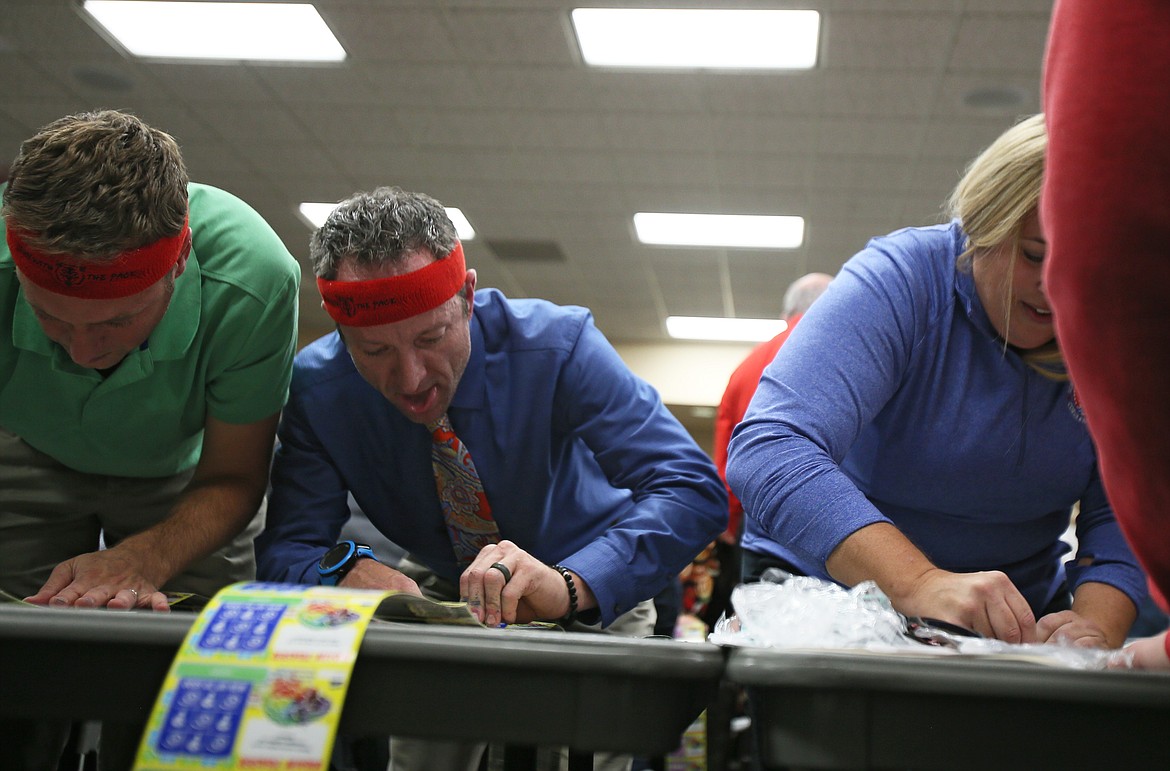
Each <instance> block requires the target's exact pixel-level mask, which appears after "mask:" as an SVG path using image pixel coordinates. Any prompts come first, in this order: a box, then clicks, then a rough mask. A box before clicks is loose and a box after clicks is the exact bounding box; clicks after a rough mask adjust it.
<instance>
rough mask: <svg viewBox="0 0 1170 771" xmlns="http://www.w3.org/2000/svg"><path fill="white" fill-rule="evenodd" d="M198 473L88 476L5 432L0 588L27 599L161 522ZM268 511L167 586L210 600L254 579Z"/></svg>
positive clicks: (0, 447) (1, 444) (0, 437)
mask: <svg viewBox="0 0 1170 771" xmlns="http://www.w3.org/2000/svg"><path fill="white" fill-rule="evenodd" d="M193 473H194V472H193V471H186V472H183V473H180V474H176V475H174V476H170V477H161V478H157V479H138V478H132V477H115V476H105V475H100V474H84V473H82V472H79V471H74V470H73V469H70V468H66V467H65V466H63V465H61V464H60V463H58V462H57V461H55V460H53V459H52V458H51V457H49V456H48V455H45V454H44V453H42V452H38V451H37V450H34V449H33V448H32V447H29V446H28V444H26V443H25V442H24V441H23V440H21V439H20V437H18V436H16V435H15V434H12V433H10V432H8V431H6V430H4V429H0V588H2V589H5V590H7V591H8V592H10V593H12V594H14V595H16V596H17V597H20V598H24V597H28V596H29V595H31V594H35V593H36V592H37V591H38V590H39V589H40V588H41V587H42V586H43V585H44V583H45V581H47V580H48V578H49V574H50V573H51V572H52V571H53V568H55V567H56V566H57V565H58V564H60V563H61V562H63V561H65V560H67V559H69V558H70V557H76V556H77V555H79V554H86V553H88V552H92V551H97V550H98V548H99V547H100V544H101V543H102V541H103V540H104V542H105V545H106V546H114V545H116V544H117V543H118V542H119V541H121V540H122V539H123V538H126V537H127V536H130V535H133V534H134V533H137V532H139V531H141V530H145V529H146V528H148V527H150V526H151V525H154V524H155V523H157V522H160V521H161V520H163V519H165V518H166V517H167V516H168V515H169V514H170V512H171V509H172V508H173V507H174V505H175V501H176V500H177V499H178V497H179V495H180V493H182V491H183V490H184V489H185V488H186V486H187V483H188V482H189V481H190V480H191V476H192V474H193ZM264 511H265V508H264V506H263V505H261V507H260V511H259V512H257V514H256V516H255V517H254V518H253V519H252V522H251V523H250V524H249V525H248V526H247V527H246V528H245V529H244V531H243V532H242V533H240V534H239V535H238V536H236V537H235V538H234V539H233V540H232V541H231V542H230V543H229V544H227V545H226V546H224V547H223V548H221V549H219V550H218V551H216V552H214V553H213V554H211V555H210V556H208V557H205V558H203V559H201V560H199V561H197V562H195V563H193V564H192V565H191V566H189V567H188V568H187V569H186V570H185V571H183V572H182V573H181V574H179V575H177V576H175V577H174V578H173V579H171V580H170V581H169V582H168V583H167V585H166V586H165V587H162V588H164V589H166V590H168V591H176V592H194V593H196V594H202V595H204V596H206V597H211V596H212V595H214V594H215V593H216V592H217V591H219V589H221V588H222V587H224V586H226V585H228V584H231V583H234V582H236V581H247V580H252V579H254V578H255V577H256V556H255V552H254V550H253V547H252V541H253V539H254V538H255V537H256V536H257V535H259V534H260V531H261V530H262V529H263V527H264Z"/></svg>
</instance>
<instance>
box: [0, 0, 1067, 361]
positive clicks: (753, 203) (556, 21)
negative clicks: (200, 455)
mask: <svg viewBox="0 0 1170 771" xmlns="http://www.w3.org/2000/svg"><path fill="white" fill-rule="evenodd" d="M592 4H600V3H592ZM672 5H681V6H683V7H688V6H689V7H699V6H702V5H704V3H702V2H699V1H698V0H686V1H685V2H680V3H672ZM737 5H740V6H742V7H766V6H773V5H775V4H774V3H771V2H767V3H765V2H763V0H748V1H747V2H744V3H739V4H737ZM780 5H782V6H789V7H796V6H799V5H804V6H808V5H811V6H813V7H818V8H820V9H822V10H824V11H825V14H826V15H825V17H824V29H823V33H822V43H823V45H824V49H823V51H822V55H821V62H820V66H819V68H818V69H817V70H814V71H812V72H806V73H788V74H777V73H769V74H763V73H744V72H739V73H720V74H716V73H710V72H662V71H657V72H656V71H624V72H623V71H616V70H595V69H589V68H586V67H584V66H583V65H582V64H581V63H580V61H579V56H578V54H577V51H576V49H575V43H574V40H573V37H572V32H571V29H570V27H569V24H568V13H569V10H570V9H571V7H572V6H571V4H568V3H563V2H551V1H550V0H440V1H433V0H411V1H406V0H376V1H375V0H320V1H319V2H318V7H319V8H320V9H321V12H322V14H323V16H324V17H325V19H326V21H327V23H329V25H330V26H331V28H333V29H334V30H335V31H336V32H337V34H338V35H339V37H340V38H341V39H342V40H343V42H344V44H345V45H346V47H347V49H348V50H349V51H350V53H351V56H352V58H351V59H350V61H348V62H346V63H345V64H344V65H341V66H327V67H323V66H315V67H300V66H288V65H282V66H273V65H246V66H238V65H213V66H208V65H194V64H178V63H173V62H167V63H160V62H138V61H134V60H130V59H127V58H125V57H124V56H123V55H122V54H121V52H119V51H117V50H115V49H113V48H111V47H110V46H109V45H108V44H107V43H106V41H105V40H104V39H103V38H102V36H101V35H100V34H98V33H97V32H95V31H94V29H93V28H92V27H91V26H90V25H89V24H87V23H86V22H85V21H84V20H83V19H81V17H80V15H79V14H78V13H77V11H76V10H75V8H74V7H73V6H72V5H71V4H70V3H69V2H66V0H10V2H8V3H6V9H5V14H4V15H3V18H0V38H2V39H3V40H4V41H5V43H7V45H8V50H0V66H3V67H4V70H5V73H6V77H5V78H4V79H3V81H0V148H4V149H3V150H2V151H3V152H6V153H7V154H8V155H9V156H10V155H11V154H13V153H14V152H15V149H16V147H17V146H18V144H19V142H20V141H21V140H22V139H24V138H25V137H26V136H27V135H28V134H29V133H31V131H32V130H34V129H35V128H36V127H38V126H40V125H42V124H43V123H45V122H47V121H49V120H51V119H53V118H56V117H59V116H60V115H63V114H66V113H68V112H73V111H76V110H80V109H90V108H93V107H98V106H110V105H116V106H120V107H125V108H128V109H131V110H133V111H135V112H138V113H139V114H141V115H143V117H145V118H147V119H148V120H150V121H152V122H155V123H157V124H158V125H159V126H160V127H162V128H165V129H167V130H170V131H171V132H172V133H175V134H176V135H177V136H178V137H179V138H180V140H181V141H182V142H183V144H184V146H185V148H186V149H187V151H188V162H189V165H190V167H191V171H192V174H193V176H194V177H195V178H197V179H200V180H201V181H209V182H212V183H218V184H222V185H224V186H225V187H228V188H229V189H232V190H233V191H234V192H237V193H238V194H241V195H242V196H244V197H245V198H247V199H248V200H249V201H250V202H251V203H252V204H253V205H254V206H256V208H257V209H258V210H259V211H260V212H261V213H262V214H263V215H265V216H266V217H268V218H269V219H270V220H272V221H273V224H274V225H277V226H278V229H279V232H280V235H281V237H282V238H283V239H284V240H285V241H286V243H287V244H288V246H289V248H290V250H292V251H293V252H294V254H296V255H297V256H298V258H300V259H302V260H304V259H305V258H306V257H307V246H306V244H307V239H308V228H307V227H306V226H305V225H304V224H303V222H301V221H300V220H299V219H298V218H297V217H296V216H295V214H294V213H293V209H294V207H295V205H296V203H298V202H299V201H300V200H305V199H308V198H317V199H320V200H335V199H337V198H339V197H341V196H344V195H348V194H349V193H350V192H352V191H353V190H355V189H366V188H370V187H373V186H375V185H377V184H402V185H404V186H407V187H412V188H414V189H419V190H423V191H425V192H429V193H431V194H433V195H436V196H437V197H439V198H440V199H442V200H444V201H445V202H446V203H449V204H452V205H458V206H461V207H462V208H464V209H465V211H466V213H467V215H468V216H469V217H470V218H471V220H472V222H473V223H474V224H475V225H476V227H477V228H479V229H480V230H481V232H482V233H484V235H485V236H488V237H493V238H504V239H547V240H553V241H556V242H557V243H558V244H559V245H560V246H561V248H562V250H563V251H564V252H565V254H566V264H565V265H563V266H562V267H561V268H559V269H558V268H556V267H555V266H547V265H546V266H539V267H534V266H524V265H518V264H516V263H504V262H502V261H499V260H497V259H496V258H495V256H494V255H492V254H491V253H490V250H488V249H487V247H486V246H484V245H483V244H482V243H481V244H479V245H474V242H473V244H472V245H470V246H469V258H470V256H471V255H476V254H477V255H478V256H477V257H476V259H478V260H479V263H480V265H481V270H482V273H483V274H484V278H485V279H487V278H491V279H492V280H493V282H495V283H498V284H500V285H502V286H504V288H505V289H506V290H507V291H510V292H515V293H521V294H529V295H533V296H540V295H541V294H549V295H555V296H556V297H557V298H558V299H560V298H564V299H566V300H567V301H576V302H583V303H586V304H590V303H593V304H596V306H597V314H598V322H599V326H602V327H603V329H605V330H606V331H607V333H609V334H611V335H613V336H614V337H615V338H616V339H633V340H637V339H647V338H649V339H661V338H662V334H663V333H662V317H663V315H664V314H665V313H667V312H668V310H669V311H670V312H675V311H676V310H677V311H678V312H685V309H686V308H687V307H691V308H701V309H707V308H716V309H719V308H724V307H725V306H727V305H731V306H733V307H734V309H735V311H736V312H737V315H757V311H758V310H759V309H761V308H764V309H766V308H767V307H770V306H769V303H770V301H771V300H772V299H774V298H773V297H772V295H773V294H774V292H775V287H776V286H777V285H780V284H785V285H786V283H787V282H788V281H789V280H791V278H793V277H795V275H799V274H800V273H803V272H806V271H808V270H814V269H821V270H827V271H829V272H833V271H835V270H836V269H837V268H838V267H839V266H840V264H841V263H842V262H843V261H844V260H845V259H847V258H848V256H850V255H851V254H852V253H853V252H855V251H856V250H857V249H859V248H860V247H861V246H862V245H863V244H864V242H865V240H867V239H868V238H869V237H871V236H873V235H877V234H881V233H885V232H888V231H890V230H892V229H894V228H896V227H900V226H904V225H912V224H925V223H924V222H923V220H924V219H926V218H929V219H930V221H937V220H938V219H939V217H940V216H941V215H940V214H939V207H940V205H941V202H942V200H943V199H944V198H945V196H946V194H947V192H949V189H950V187H951V185H953V183H954V181H955V180H956V179H957V177H958V174H959V173H961V171H962V167H963V165H964V164H965V163H966V162H967V161H968V160H970V157H971V156H973V155H974V154H975V153H976V152H977V151H978V150H979V149H981V148H982V147H983V146H985V145H986V144H987V143H988V142H989V141H991V140H992V139H994V137H995V136H996V135H997V134H998V133H999V132H1000V131H1002V130H1003V128H1005V127H1006V126H1007V125H1009V124H1010V123H1011V122H1012V121H1013V120H1015V119H1016V118H1017V117H1018V116H1020V115H1023V114H1027V113H1030V112H1034V111H1035V110H1036V109H1037V108H1038V100H1039V76H1040V62H1041V59H1042V56H1043V41H1044V36H1045V34H1046V29H1047V19H1048V14H1049V12H1050V10H1051V3H1050V2H1042V1H1041V0H1018V1H1016V0H1013V1H1012V2H1009V1H1008V0H965V1H963V0H868V1H867V2H866V3H864V4H862V3H857V2H855V1H854V0H848V1H847V0H823V1H822V2H814V3H811V4H807V3H797V2H795V0H794V1H793V2H783V3H781V4H780ZM83 66H84V67H96V68H97V69H98V70H100V71H104V72H107V73H109V74H111V75H112V76H114V77H122V78H128V79H129V80H130V81H131V88H130V90H128V91H122V92H106V91H102V90H101V89H100V88H94V87H92V86H87V85H86V84H84V83H82V82H80V81H78V80H77V79H76V78H75V77H74V72H75V69H76V68H77V67H83ZM99 74H100V73H99ZM980 88H1007V89H1011V90H1014V92H1015V93H1018V94H1019V95H1020V103H1019V104H1018V105H1015V106H1012V107H1008V108H1001V109H993V110H979V109H975V108H972V107H970V106H968V105H966V104H965V103H964V101H963V97H964V95H965V94H967V93H968V92H970V91H971V90H973V89H980ZM5 162H6V161H5ZM314 191H316V192H317V194H316V195H312V193H313V192H314ZM639 210H661V211H686V210H698V211H727V212H751V213H769V212H780V213H795V214H801V215H803V216H805V217H806V218H807V242H806V244H805V245H804V246H803V247H801V248H800V249H798V250H793V251H792V252H777V253H775V261H774V262H768V260H767V258H765V256H764V255H759V254H751V253H750V250H749V251H743V250H739V251H737V250H706V251H705V252H703V251H702V250H700V251H699V252H696V253H694V254H692V255H691V256H692V257H693V258H694V264H691V263H690V262H688V261H687V259H685V258H684V259H683V260H682V261H681V262H680V261H679V260H677V259H671V258H670V255H669V254H668V252H666V251H660V250H658V249H657V248H655V247H648V246H645V245H641V244H638V243H637V242H636V241H635V239H634V237H633V233H632V228H631V225H630V219H629V218H630V215H632V214H633V212H635V211H639ZM749 255H750V256H749ZM702 260H707V261H708V264H706V265H704V264H702V262H701V261H702ZM794 274H795V275H794ZM724 290H727V291H729V292H730V302H727V301H726V299H727V298H725V297H724ZM749 310H750V311H751V312H750V313H749ZM308 311H309V312H308V314H306V315H308V316H310V317H311V316H312V313H313V308H311V307H310V308H309V309H308ZM765 315H767V314H765Z"/></svg>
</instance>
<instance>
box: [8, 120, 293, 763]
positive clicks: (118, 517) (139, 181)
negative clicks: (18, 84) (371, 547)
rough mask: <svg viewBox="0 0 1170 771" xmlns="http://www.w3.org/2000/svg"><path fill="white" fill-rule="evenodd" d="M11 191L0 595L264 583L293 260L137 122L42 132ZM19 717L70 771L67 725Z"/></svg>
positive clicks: (89, 595)
mask: <svg viewBox="0 0 1170 771" xmlns="http://www.w3.org/2000/svg"><path fill="white" fill-rule="evenodd" d="M0 199H2V208H0V214H2V215H3V229H4V235H5V237H4V239H3V243H0V588H2V589H4V590H5V591H7V592H9V593H11V594H14V595H16V596H17V597H21V598H27V599H28V600H29V601H30V602H33V603H37V604H42V605H49V606H60V607H69V606H75V607H109V608H115V609H128V608H133V607H140V608H153V609H155V610H166V609H167V607H168V606H167V599H166V597H165V595H164V594H163V593H162V591H161V590H163V589H166V590H173V591H180V592H196V593H199V594H204V595H212V594H214V593H215V592H216V591H217V590H218V589H219V588H220V587H222V586H224V585H227V584H229V583H232V582H234V581H239V580H246V579H249V578H252V577H254V575H255V558H254V554H253V548H252V539H253V538H254V537H255V535H256V534H257V533H258V532H259V530H260V529H261V528H262V527H263V513H262V503H263V498H264V492H265V489H266V487H267V481H268V465H269V461H270V459H271V454H272V448H273V441H274V434H275V429H276V421H277V416H278V414H279V412H280V409H281V407H282V406H283V404H284V400H285V397H286V395H287V390H288V384H289V379H290V376H291V371H292V359H293V355H294V353H295V349H296V325H297V292H298V288H299V283H300V275H301V271H300V267H299V266H298V264H297V262H296V260H295V259H294V258H293V257H292V256H291V255H290V254H289V252H288V250H287V249H286V248H285V247H284V245H283V244H282V243H281V241H280V239H279V238H278V237H277V236H276V234H275V233H274V232H273V231H272V229H271V228H270V227H269V226H268V225H267V224H266V223H265V222H264V220H262V219H261V218H260V216H259V215H258V214H257V213H256V212H255V211H253V210H252V209H251V208H250V207H248V206H247V205H246V204H245V203H244V202H242V201H240V200H239V199H237V198H235V197H234V196H232V195H230V194H228V193H226V192H224V191H221V190H217V189H215V188H211V187H207V186H203V185H197V184H191V183H190V182H189V180H188V178H187V172H186V168H185V166H184V164H183V160H182V157H181V155H180V152H179V147H178V145H177V144H176V143H175V141H174V139H172V138H171V137H170V136H169V135H167V134H165V133H163V132H162V131H159V130H157V129H154V128H152V127H150V126H148V125H146V124H145V123H143V122H142V121H140V120H139V119H137V118H135V117H133V116H131V115H127V114H125V113H120V112H113V111H106V112H98V113H87V114H82V115H73V116H68V117H66V118H62V119H60V120H57V121H55V122H53V123H51V124H49V125H47V126H45V127H44V128H42V129H41V130H40V131H38V132H37V134H36V135H35V136H33V137H32V138H30V139H29V140H27V141H26V142H24V143H23V145H22V146H21V149H20V153H19V154H18V156H17V158H16V160H15V161H14V162H13V164H12V167H11V171H10V174H9V180H8V183H7V185H4V186H0ZM103 541H104V545H105V547H106V548H104V549H101V548H100V547H101V544H102V542H103ZM22 722H23V723H24V725H23V726H19V725H14V724H13V722H12V721H4V723H5V724H3V725H0V739H2V738H4V737H3V734H7V736H8V737H11V736H12V735H13V733H16V735H17V739H16V742H15V744H16V745H17V746H16V747H15V749H14V753H15V754H13V755H10V754H8V752H5V757H6V758H7V760H6V761H5V762H9V761H11V762H13V763H16V764H17V766H19V767H28V768H33V767H42V764H44V765H43V767H46V768H48V767H50V765H49V764H50V763H51V767H56V763H55V760H54V758H55V753H57V752H59V746H60V743H61V742H62V741H63V735H62V730H61V727H60V726H59V725H52V724H45V723H31V722H30V721H22ZM103 733H105V729H103ZM105 738H106V737H104V736H103V753H105V744H106V743H105ZM135 738H136V735H135V734H134V732H133V731H131V732H130V735H129V737H123V741H121V742H120V744H122V745H126V744H131V745H132V743H133V740H134V739H135ZM127 739H129V741H127ZM3 743H5V742H0V744H3ZM7 744H8V746H9V747H11V745H12V742H11V741H9V742H7ZM122 749H123V750H125V747H123V748H122ZM107 760H108V758H107ZM22 764H23V765H22ZM103 765H107V764H106V763H105V761H103Z"/></svg>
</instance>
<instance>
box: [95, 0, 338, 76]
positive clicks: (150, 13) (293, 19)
mask: <svg viewBox="0 0 1170 771" xmlns="http://www.w3.org/2000/svg"><path fill="white" fill-rule="evenodd" d="M82 8H84V9H85V11H86V12H87V13H88V14H89V15H90V16H92V17H93V18H94V19H95V20H96V21H97V23H98V24H100V25H101V26H102V27H104V28H105V29H106V31H107V32H109V33H110V34H111V35H112V36H113V37H114V38H115V39H116V40H117V41H118V42H119V43H121V44H122V46H123V47H124V48H125V49H126V50H127V51H129V52H130V53H131V54H133V55H134V56H141V57H145V58H161V59H228V60H252V61H300V62H339V61H342V60H344V59H345V49H344V48H342V47H341V43H339V42H338V41H337V38H336V37H334V35H333V32H332V31H331V30H330V29H329V26H328V25H327V24H325V21H324V19H322V18H321V14H319V13H318V12H317V9H316V8H314V7H313V6H312V5H310V4H308V3H211V2H209V3H190V2H144V0H85V2H84V3H83V4H82Z"/></svg>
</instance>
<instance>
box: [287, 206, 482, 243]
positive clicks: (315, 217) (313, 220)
mask: <svg viewBox="0 0 1170 771" xmlns="http://www.w3.org/2000/svg"><path fill="white" fill-rule="evenodd" d="M336 208H337V204H336V203H303V204H301V205H300V207H299V210H300V213H301V217H302V218H304V220H305V222H307V223H309V226H310V227H312V228H313V229H316V228H319V227H321V226H322V225H324V224H325V220H326V219H328V218H329V213H330V212H331V211H333V210H334V209H336ZM446 211H447V216H448V217H450V218H451V224H453V225H454V226H455V233H456V235H458V236H459V240H460V241H470V240H471V239H473V238H475V228H473V227H471V223H470V222H468V221H467V217H465V216H464V215H463V212H462V211H460V210H459V209H457V208H455V207H454V206H448V207H446Z"/></svg>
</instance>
